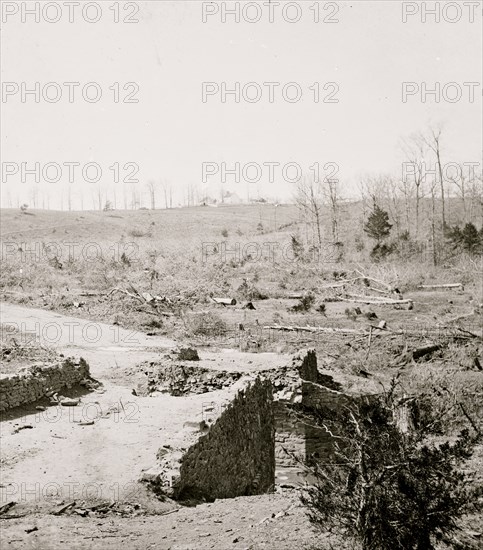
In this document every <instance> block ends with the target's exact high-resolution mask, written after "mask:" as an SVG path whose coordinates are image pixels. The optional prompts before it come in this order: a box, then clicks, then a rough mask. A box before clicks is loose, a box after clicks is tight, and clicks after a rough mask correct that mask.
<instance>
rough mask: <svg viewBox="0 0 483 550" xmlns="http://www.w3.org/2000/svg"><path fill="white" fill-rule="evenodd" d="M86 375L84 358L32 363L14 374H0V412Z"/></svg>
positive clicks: (31, 401) (87, 368)
mask: <svg viewBox="0 0 483 550" xmlns="http://www.w3.org/2000/svg"><path fill="white" fill-rule="evenodd" d="M88 377H89V365H88V364H87V363H86V362H85V361H84V359H82V358H81V359H80V360H78V361H77V360H74V359H72V358H68V359H65V360H63V361H62V362H59V363H56V364H53V365H35V366H32V367H27V368H25V369H22V370H21V371H20V372H18V373H17V374H13V375H12V374H9V375H1V376H0V412H3V411H6V410H8V409H11V408H13V407H18V406H19V405H25V404H27V403H33V402H35V401H37V400H38V399H40V398H42V397H45V396H46V395H51V394H52V393H54V392H60V391H61V390H62V389H64V388H70V387H72V386H74V385H76V384H78V383H79V382H80V381H81V380H82V379H84V378H88Z"/></svg>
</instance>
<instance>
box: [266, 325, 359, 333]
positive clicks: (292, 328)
mask: <svg viewBox="0 0 483 550" xmlns="http://www.w3.org/2000/svg"><path fill="white" fill-rule="evenodd" d="M263 328H264V329H265V330H281V331H285V332H315V333H317V332H319V333H327V334H357V335H360V336H363V335H365V334H366V332H365V331H362V330H357V329H352V328H332V327H310V326H304V327H301V326H291V325H266V326H264V327H263Z"/></svg>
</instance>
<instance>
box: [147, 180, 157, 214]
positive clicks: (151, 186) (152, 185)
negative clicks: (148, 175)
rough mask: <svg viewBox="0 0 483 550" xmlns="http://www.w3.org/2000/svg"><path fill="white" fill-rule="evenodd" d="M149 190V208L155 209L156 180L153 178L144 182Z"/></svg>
mask: <svg viewBox="0 0 483 550" xmlns="http://www.w3.org/2000/svg"><path fill="white" fill-rule="evenodd" d="M146 187H147V188H148V192H149V199H150V203H151V210H155V209H156V187H157V186H156V182H155V181H154V180H149V181H148V183H147V184H146Z"/></svg>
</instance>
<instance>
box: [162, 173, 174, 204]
mask: <svg viewBox="0 0 483 550" xmlns="http://www.w3.org/2000/svg"><path fill="white" fill-rule="evenodd" d="M161 187H162V189H163V195H164V207H165V208H166V209H168V208H172V206H173V189H172V187H171V183H170V182H169V181H168V180H167V179H162V180H161Z"/></svg>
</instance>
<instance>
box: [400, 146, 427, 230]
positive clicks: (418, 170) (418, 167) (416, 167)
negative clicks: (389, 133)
mask: <svg viewBox="0 0 483 550" xmlns="http://www.w3.org/2000/svg"><path fill="white" fill-rule="evenodd" d="M401 148H402V150H403V152H404V155H405V157H406V161H407V163H409V164H410V166H411V167H412V170H411V171H410V174H411V176H412V177H411V180H412V184H413V185H414V191H415V199H416V208H415V210H416V211H415V218H416V220H415V221H416V224H415V237H416V239H418V238H419V218H420V201H421V198H422V197H423V196H424V192H423V189H424V188H423V183H424V176H425V174H424V172H425V158H426V150H427V146H426V142H425V141H424V139H422V137H421V135H412V136H410V138H409V139H407V140H403V143H402V145H401ZM407 172H408V170H406V169H405V170H403V178H402V179H403V182H402V184H403V185H404V186H405V187H406V182H408V179H409V178H408V174H407ZM403 192H404V193H405V191H403ZM408 194H410V193H409V190H408ZM405 197H406V193H405ZM406 215H407V214H406Z"/></svg>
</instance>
